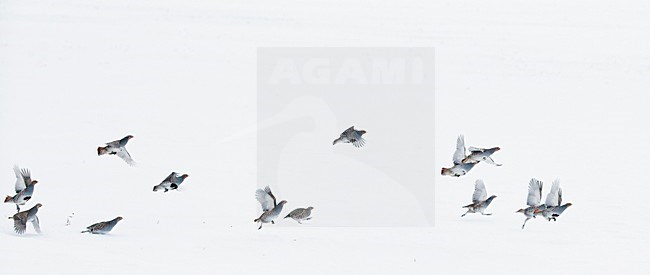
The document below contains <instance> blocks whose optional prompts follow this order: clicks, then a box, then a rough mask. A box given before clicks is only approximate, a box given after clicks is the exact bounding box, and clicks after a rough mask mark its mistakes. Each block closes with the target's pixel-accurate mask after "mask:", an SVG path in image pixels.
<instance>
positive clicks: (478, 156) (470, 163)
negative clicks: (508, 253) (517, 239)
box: [441, 135, 572, 229]
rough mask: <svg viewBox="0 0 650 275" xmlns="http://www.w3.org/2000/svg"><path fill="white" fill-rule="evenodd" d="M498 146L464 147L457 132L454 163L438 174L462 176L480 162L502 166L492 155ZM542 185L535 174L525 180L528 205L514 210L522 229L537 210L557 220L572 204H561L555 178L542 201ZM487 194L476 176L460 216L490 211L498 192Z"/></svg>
mask: <svg viewBox="0 0 650 275" xmlns="http://www.w3.org/2000/svg"><path fill="white" fill-rule="evenodd" d="M467 150H469V151H470V153H469V155H468V154H467V152H466V151H467ZM499 150H501V148H499V147H494V148H489V149H484V148H476V147H469V148H467V149H465V138H464V137H463V136H462V135H460V136H459V137H458V140H457V141H456V151H455V152H454V157H453V162H454V166H452V167H451V168H442V171H441V174H442V175H443V176H452V177H460V176H464V175H467V173H468V172H469V171H470V170H472V168H474V166H475V165H476V164H478V163H480V162H485V163H488V164H491V165H495V166H501V164H497V163H496V162H494V160H493V159H492V154H494V153H495V152H497V151H499ZM543 185H544V184H543V183H542V182H541V181H539V180H537V179H534V178H533V179H531V180H530V182H529V183H528V198H527V201H526V204H527V205H528V207H526V208H523V209H519V210H517V212H516V213H523V214H524V215H525V216H526V220H525V221H524V224H523V225H522V226H521V229H524V227H525V226H526V222H528V220H530V219H532V218H536V217H537V216H538V215H540V214H541V215H542V216H543V217H544V218H545V219H546V220H548V221H557V218H558V217H559V216H560V215H561V214H562V213H563V212H564V210H566V209H567V208H568V207H569V206H571V205H572V204H571V203H566V204H562V188H560V180H558V179H556V180H555V181H553V185H552V186H551V190H550V191H549V193H548V195H546V201H545V203H544V204H542V203H541V202H542V187H543ZM487 194H488V193H487V189H486V188H485V183H484V182H483V180H481V179H478V180H476V184H475V185H474V194H473V195H472V203H471V204H468V205H466V206H463V208H467V212H465V213H464V214H463V215H461V217H464V216H465V215H467V214H469V213H481V214H482V215H492V214H491V213H488V214H486V213H485V210H486V209H487V207H488V206H489V205H490V203H492V200H494V198H496V197H497V196H495V195H492V196H490V197H488V196H487Z"/></svg>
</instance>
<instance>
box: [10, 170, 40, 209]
mask: <svg viewBox="0 0 650 275" xmlns="http://www.w3.org/2000/svg"><path fill="white" fill-rule="evenodd" d="M14 173H15V174H16V186H15V189H16V194H15V195H13V196H7V197H6V198H5V203H14V204H16V210H18V211H17V212H20V206H21V205H25V203H26V202H27V201H29V200H30V199H31V198H32V195H33V194H34V185H35V184H37V183H38V181H37V180H32V176H31V173H30V172H29V169H22V170H21V169H20V168H18V166H14Z"/></svg>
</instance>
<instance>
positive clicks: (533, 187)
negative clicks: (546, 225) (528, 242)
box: [517, 179, 544, 229]
mask: <svg viewBox="0 0 650 275" xmlns="http://www.w3.org/2000/svg"><path fill="white" fill-rule="evenodd" d="M543 185H544V183H542V182H541V181H539V180H536V179H531V180H530V182H529V183H528V199H527V201H526V204H527V205H528V207H527V208H524V209H519V210H517V213H523V214H524V216H526V220H525V221H524V224H523V225H522V226H521V229H524V226H526V222H527V221H528V220H530V219H532V218H535V216H536V214H535V211H536V210H538V209H539V207H540V203H541V201H542V186H543Z"/></svg>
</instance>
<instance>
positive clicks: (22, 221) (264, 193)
mask: <svg viewBox="0 0 650 275" xmlns="http://www.w3.org/2000/svg"><path fill="white" fill-rule="evenodd" d="M365 133H366V131H358V130H355V129H354V126H352V127H350V128H349V129H347V130H345V131H344V132H343V133H342V134H341V135H340V137H339V138H338V139H336V140H335V141H334V143H333V144H337V143H352V144H353V145H354V146H355V147H361V146H363V145H364V144H365V140H364V139H363V138H362V137H361V136H362V135H363V134H365ZM132 138H133V136H132V135H128V136H126V137H124V138H122V139H119V140H115V141H111V142H108V143H106V145H105V146H103V147H98V148H97V155H98V156H102V155H115V156H117V157H119V158H121V159H123V160H124V161H125V162H126V163H127V164H129V165H130V166H135V161H134V160H133V158H132V157H131V154H129V152H128V151H127V150H126V145H127V143H128V142H129V140H131V139H132ZM14 173H15V175H16V184H15V191H16V193H15V194H14V195H13V196H11V195H9V196H7V197H6V198H5V200H4V202H5V203H11V204H14V205H16V210H17V213H16V214H14V215H13V216H11V217H9V219H11V220H13V222H14V231H16V233H18V234H23V233H25V231H27V224H28V223H31V224H32V226H33V227H34V230H35V231H36V232H37V233H41V227H40V223H39V220H38V215H37V213H38V209H39V208H41V207H43V205H42V204H40V203H37V204H36V205H34V206H33V207H32V208H30V209H29V210H26V211H22V212H21V211H20V206H22V205H25V204H27V202H28V201H30V200H31V199H32V196H33V195H34V187H35V185H36V184H37V183H38V181H37V180H33V179H32V175H31V172H30V170H29V169H21V168H19V167H18V166H14ZM187 177H189V175H188V174H180V173H177V172H172V173H171V174H170V175H169V176H167V177H166V178H165V179H164V180H163V181H162V182H161V183H160V184H158V185H155V186H154V187H153V191H154V192H157V191H164V192H167V191H169V190H176V189H178V187H179V186H180V185H181V184H182V183H183V182H184V181H185V179H187ZM255 197H256V199H257V200H258V201H259V203H260V204H261V205H262V212H263V213H262V214H261V215H260V217H259V218H257V219H255V222H258V223H260V227H259V228H258V229H262V225H263V224H264V223H269V222H270V223H272V224H274V223H275V222H274V220H275V219H276V218H277V217H278V216H279V215H280V213H281V212H282V208H283V206H284V204H286V203H287V201H285V200H283V201H281V202H280V203H278V202H277V201H276V199H275V195H273V192H271V188H270V187H268V186H267V187H266V188H264V189H258V190H257V191H256V192H255ZM312 209H314V208H313V207H311V206H309V207H307V208H296V209H295V210H293V211H291V212H290V213H289V214H288V215H286V216H285V217H284V218H285V219H286V218H292V219H293V220H295V221H297V222H298V223H302V221H306V220H310V219H311V211H312ZM122 219H123V218H122V217H116V218H115V219H112V220H110V221H103V222H98V223H95V224H92V225H90V226H88V227H86V230H84V231H81V233H92V234H106V233H109V232H111V230H113V228H114V227H115V225H117V223H118V222H119V221H121V220H122ZM67 224H69V220H68V223H67Z"/></svg>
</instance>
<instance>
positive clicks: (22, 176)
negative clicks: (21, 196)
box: [14, 165, 32, 193]
mask: <svg viewBox="0 0 650 275" xmlns="http://www.w3.org/2000/svg"><path fill="white" fill-rule="evenodd" d="M14 174H16V193H20V191H23V190H24V189H25V188H27V184H26V182H32V177H31V175H30V173H29V170H27V169H22V170H20V168H19V167H18V165H14Z"/></svg>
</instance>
